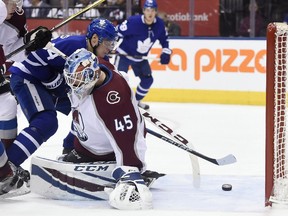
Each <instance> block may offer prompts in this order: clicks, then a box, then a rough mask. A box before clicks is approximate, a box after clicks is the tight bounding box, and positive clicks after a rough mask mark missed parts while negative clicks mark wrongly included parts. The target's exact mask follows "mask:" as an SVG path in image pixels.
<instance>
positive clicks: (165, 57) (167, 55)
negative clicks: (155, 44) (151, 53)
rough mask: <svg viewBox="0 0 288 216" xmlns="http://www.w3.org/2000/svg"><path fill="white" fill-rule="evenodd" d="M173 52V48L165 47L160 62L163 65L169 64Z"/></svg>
mask: <svg viewBox="0 0 288 216" xmlns="http://www.w3.org/2000/svg"><path fill="white" fill-rule="evenodd" d="M171 54H172V50H170V49H168V48H163V49H162V54H161V56H160V63H161V64H162V65H165V64H169V62H170V55H171Z"/></svg>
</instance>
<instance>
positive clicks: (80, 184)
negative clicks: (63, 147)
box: [31, 156, 115, 200]
mask: <svg viewBox="0 0 288 216" xmlns="http://www.w3.org/2000/svg"><path fill="white" fill-rule="evenodd" d="M31 164H32V167H31V191H32V192H34V193H36V194H39V195H41V196H43V197H46V198H49V199H60V200H107V199H108V196H107V193H106V192H104V189H105V187H106V186H107V185H113V186H114V185H115V180H114V179H113V178H111V172H112V170H113V169H114V168H115V161H110V162H94V163H77V164H76V163H67V162H63V161H57V160H50V159H46V158H41V157H35V156H34V157H32V159H31Z"/></svg>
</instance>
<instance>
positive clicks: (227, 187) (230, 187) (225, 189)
mask: <svg viewBox="0 0 288 216" xmlns="http://www.w3.org/2000/svg"><path fill="white" fill-rule="evenodd" d="M222 190H223V191H231V190H232V185H231V184H223V185H222Z"/></svg>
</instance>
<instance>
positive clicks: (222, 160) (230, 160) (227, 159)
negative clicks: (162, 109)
mask: <svg viewBox="0 0 288 216" xmlns="http://www.w3.org/2000/svg"><path fill="white" fill-rule="evenodd" d="M146 130H147V132H148V133H150V134H151V135H154V136H156V137H158V138H159V139H162V140H164V141H166V142H168V143H170V144H172V145H174V146H176V147H178V148H181V149H182V150H184V151H186V152H189V153H190V154H193V155H196V156H198V157H200V158H202V159H204V160H206V161H209V162H211V163H213V164H216V165H219V166H223V165H228V164H232V163H235V162H236V158H235V156H234V155H232V154H229V155H227V156H225V157H223V158H220V159H214V158H210V157H207V156H206V155H203V154H201V153H199V152H197V151H195V150H192V149H190V148H189V147H188V146H186V145H184V144H181V143H178V142H175V141H174V140H172V139H170V138H168V137H166V136H163V135H162V134H159V133H157V132H155V131H153V130H151V129H149V128H146Z"/></svg>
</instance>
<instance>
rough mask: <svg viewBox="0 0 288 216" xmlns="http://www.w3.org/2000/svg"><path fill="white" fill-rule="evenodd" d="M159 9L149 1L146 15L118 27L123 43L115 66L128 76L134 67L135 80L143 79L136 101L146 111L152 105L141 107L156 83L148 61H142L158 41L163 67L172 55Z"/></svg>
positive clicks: (145, 4) (155, 3)
mask: <svg viewBox="0 0 288 216" xmlns="http://www.w3.org/2000/svg"><path fill="white" fill-rule="evenodd" d="M157 7H158V6H157V2H156V0H146V1H145V3H144V7H143V15H135V16H131V17H129V19H128V20H125V21H124V22H123V23H122V24H120V25H119V26H117V28H118V32H119V36H120V38H123V40H122V42H121V44H120V46H119V47H118V48H117V52H118V55H117V56H116V58H115V66H116V67H117V69H118V70H119V71H125V72H127V71H128V68H129V66H131V67H132V69H133V71H134V74H135V76H137V77H139V78H140V83H139V85H138V86H137V89H136V99H137V101H138V105H139V107H141V108H143V109H146V110H148V109H149V105H147V104H144V103H142V102H141V100H142V99H143V98H144V97H145V96H146V94H147V93H148V91H149V89H150V87H151V85H152V83H153V76H152V71H151V67H150V65H149V62H148V60H147V59H144V58H142V57H146V56H147V55H148V53H149V51H150V49H151V48H152V46H153V44H154V43H155V42H156V40H159V42H160V44H161V46H162V54H161V57H160V63H161V64H168V63H169V61H170V55H171V50H170V49H169V43H168V41H167V37H168V36H167V35H168V34H167V32H166V30H165V24H164V22H163V20H162V19H160V18H159V17H157V16H156V14H157Z"/></svg>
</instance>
